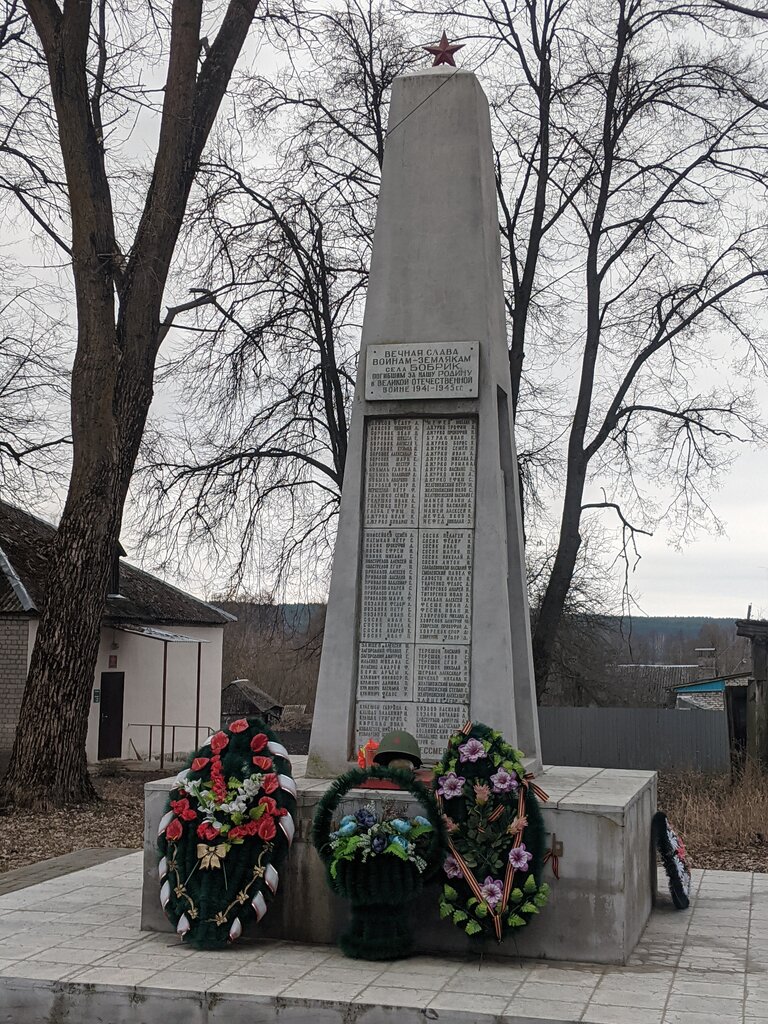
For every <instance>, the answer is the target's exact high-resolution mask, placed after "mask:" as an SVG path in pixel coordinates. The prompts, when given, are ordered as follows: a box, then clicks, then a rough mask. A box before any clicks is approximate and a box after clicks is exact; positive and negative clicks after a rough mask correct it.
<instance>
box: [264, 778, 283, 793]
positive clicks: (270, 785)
mask: <svg viewBox="0 0 768 1024" xmlns="http://www.w3.org/2000/svg"><path fill="white" fill-rule="evenodd" d="M261 788H262V791H263V792H264V793H274V792H275V790H276V789H279V788H280V783H279V782H278V780H277V776H276V775H274V774H272V775H265V776H264V778H263V779H262V780H261Z"/></svg>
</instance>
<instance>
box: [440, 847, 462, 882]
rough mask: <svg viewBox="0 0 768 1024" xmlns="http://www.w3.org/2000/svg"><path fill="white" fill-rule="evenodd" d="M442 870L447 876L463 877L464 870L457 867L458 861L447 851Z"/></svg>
mask: <svg viewBox="0 0 768 1024" xmlns="http://www.w3.org/2000/svg"><path fill="white" fill-rule="evenodd" d="M443 871H444V872H445V873H446V875H448V877H449V878H463V877H464V872H463V871H462V870H461V868H460V867H459V862H458V861H457V860H456V858H455V857H454V856H453V854H452V853H449V854H448V856H447V857H446V858H445V860H444V861H443Z"/></svg>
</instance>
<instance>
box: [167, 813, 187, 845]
mask: <svg viewBox="0 0 768 1024" xmlns="http://www.w3.org/2000/svg"><path fill="white" fill-rule="evenodd" d="M183 831H184V828H183V826H182V824H181V822H180V821H179V819H178V818H174V819H173V820H172V821H171V822H170V824H169V825H168V827H167V828H166V830H165V838H166V839H168V840H170V841H171V842H172V843H175V842H178V840H179V839H181V833H182V832H183Z"/></svg>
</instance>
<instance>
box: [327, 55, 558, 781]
mask: <svg viewBox="0 0 768 1024" xmlns="http://www.w3.org/2000/svg"><path fill="white" fill-rule="evenodd" d="M507 351H508V350H507V329H506V322H505V311H504V300H503V286H502V276H501V250H500V244H499V227H498V214H497V207H496V188H495V181H494V169H493V160H492V148H491V134H490V120H489V115H488V103H487V100H486V98H485V95H484V93H483V91H482V89H481V88H480V85H479V83H478V81H477V79H476V78H475V76H474V75H473V74H471V73H469V72H465V71H460V70H459V71H457V70H456V68H454V67H435V68H431V69H429V70H424V71H421V72H417V73H415V74H410V75H404V76H403V77H401V78H399V79H397V80H396V81H395V83H394V87H393V93H392V105H391V110H390V124H389V131H388V136H387V145H386V154H385V158H384V169H383V174H382V183H381V193H380V197H379V207H378V215H377V220H376V232H375V237H374V246H373V258H372V264H371V274H370V283H369V287H368V295H367V302H366V307H365V320H364V324H363V332H362V347H361V351H360V361H359V368H358V378H357V389H356V393H355V399H354V406H353V412H352V420H351V433H350V441H349V451H348V455H347V463H346V471H345V478H344V488H343V495H342V504H341V516H340V520H339V529H338V539H337V543H336V550H335V555H334V563H333V577H332V582H331V590H330V598H329V604H328V613H327V620H326V628H325V639H324V643H323V653H322V660H321V665H320V677H319V682H318V689H317V700H316V704H315V715H314V723H313V728H312V739H311V743H310V757H309V768H308V774H309V775H312V776H317V777H325V778H327V777H329V776H332V775H336V774H338V773H340V772H342V771H344V770H346V769H347V767H348V766H349V762H350V761H351V760H353V759H354V755H355V751H356V748H357V746H358V745H359V744H361V743H364V742H365V741H366V740H367V739H368V738H369V737H374V738H378V737H380V736H381V735H382V734H383V733H384V732H387V731H388V730H390V729H407V730H408V731H409V732H412V733H414V735H415V736H416V737H417V739H418V740H419V742H420V744H421V748H422V753H423V755H424V757H425V759H426V760H429V759H432V760H434V759H436V758H437V757H439V756H440V754H441V753H442V751H443V749H444V747H445V744H446V741H447V738H448V736H449V735H450V733H451V732H453V731H454V730H455V728H456V727H460V726H461V725H463V724H464V722H465V721H466V720H467V718H469V717H471V718H473V719H475V720H479V721H483V722H485V723H486V724H488V725H491V726H493V727H494V728H497V729H499V730H500V731H501V732H502V733H503V735H504V736H505V738H506V739H507V740H508V741H509V742H511V743H513V744H514V745H516V746H517V747H519V748H520V749H521V750H523V752H524V753H525V754H526V756H527V757H528V758H529V759H530V761H531V764H532V766H533V767H534V769H535V768H536V767H537V766H538V764H539V763H540V744H539V730H538V720H537V714H536V696H535V686H534V678H533V668H532V659H531V643H530V630H529V615H528V600H527V595H526V582H525V569H524V558H523V540H522V529H521V516H520V494H519V487H518V475H517V462H516V455H515V442H514V436H513V424H512V417H511V403H510V377H509V362H508V355H507Z"/></svg>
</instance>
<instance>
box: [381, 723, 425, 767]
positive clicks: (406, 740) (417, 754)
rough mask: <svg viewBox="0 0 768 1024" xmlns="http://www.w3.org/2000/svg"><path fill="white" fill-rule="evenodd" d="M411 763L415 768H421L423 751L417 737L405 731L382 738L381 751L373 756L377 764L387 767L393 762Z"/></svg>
mask: <svg viewBox="0 0 768 1024" xmlns="http://www.w3.org/2000/svg"><path fill="white" fill-rule="evenodd" d="M400 758H402V759H404V760H406V761H411V762H412V763H413V765H414V767H415V768H420V767H421V750H420V749H419V744H418V742H417V740H416V737H415V736H411V734H410V733H409V732H405V731H404V730H403V729H397V730H395V731H394V732H388V733H387V734H386V736H382V738H381V743H380V744H379V749H378V750H377V751H376V753H375V754H374V755H373V760H374V763H375V764H381V765H387V764H389V762H390V761H392V760H398V759H400Z"/></svg>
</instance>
